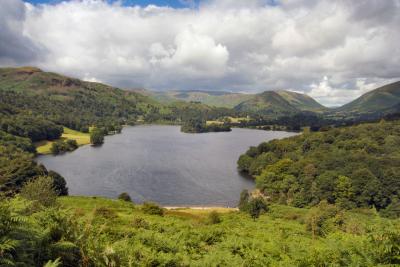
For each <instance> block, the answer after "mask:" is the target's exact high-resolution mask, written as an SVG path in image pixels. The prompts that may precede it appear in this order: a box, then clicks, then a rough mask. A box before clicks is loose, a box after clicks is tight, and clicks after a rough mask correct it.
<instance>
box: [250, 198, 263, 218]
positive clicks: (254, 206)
mask: <svg viewBox="0 0 400 267" xmlns="http://www.w3.org/2000/svg"><path fill="white" fill-rule="evenodd" d="M267 211H268V206H267V203H265V201H264V199H262V198H260V197H257V198H253V199H251V200H250V201H249V208H248V212H249V214H250V216H251V218H253V220H256V219H257V218H258V217H260V214H261V212H267Z"/></svg>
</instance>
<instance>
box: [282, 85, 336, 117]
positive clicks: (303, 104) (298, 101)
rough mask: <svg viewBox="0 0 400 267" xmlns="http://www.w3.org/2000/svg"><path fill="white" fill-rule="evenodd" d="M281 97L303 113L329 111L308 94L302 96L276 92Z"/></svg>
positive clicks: (294, 93) (293, 93) (289, 92)
mask: <svg viewBox="0 0 400 267" xmlns="http://www.w3.org/2000/svg"><path fill="white" fill-rule="evenodd" d="M276 92H277V93H278V94H279V95H280V96H281V97H283V98H284V99H285V100H286V101H288V102H289V103H290V104H291V105H292V106H294V107H295V108H297V109H299V110H301V111H314V112H320V111H325V110H328V109H327V108H326V107H324V106H323V105H321V104H320V103H318V102H317V101H316V100H315V99H313V98H312V97H310V96H308V95H306V94H300V93H296V92H291V91H283V90H281V91H276Z"/></svg>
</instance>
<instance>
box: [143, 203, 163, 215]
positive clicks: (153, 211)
mask: <svg viewBox="0 0 400 267" xmlns="http://www.w3.org/2000/svg"><path fill="white" fill-rule="evenodd" d="M142 211H143V212H144V213H146V214H150V215H159V216H163V215H164V209H163V208H161V207H160V206H158V205H157V204H155V203H152V202H144V203H143V206H142Z"/></svg>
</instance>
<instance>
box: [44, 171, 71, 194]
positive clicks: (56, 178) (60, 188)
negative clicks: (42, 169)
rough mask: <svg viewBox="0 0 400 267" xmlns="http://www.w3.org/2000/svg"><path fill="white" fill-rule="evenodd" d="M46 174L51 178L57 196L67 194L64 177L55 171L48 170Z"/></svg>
mask: <svg viewBox="0 0 400 267" xmlns="http://www.w3.org/2000/svg"><path fill="white" fill-rule="evenodd" d="M48 176H50V177H51V178H53V188H54V190H55V191H56V193H57V195H59V196H68V187H67V182H66V181H65V179H64V177H62V176H61V175H60V174H59V173H57V172H55V171H49V173H48Z"/></svg>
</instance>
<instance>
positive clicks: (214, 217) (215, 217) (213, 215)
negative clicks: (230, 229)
mask: <svg viewBox="0 0 400 267" xmlns="http://www.w3.org/2000/svg"><path fill="white" fill-rule="evenodd" d="M207 219H208V223H209V224H218V223H220V222H221V216H220V215H219V213H218V212H216V211H215V210H213V211H211V212H210V213H209V214H208V218H207Z"/></svg>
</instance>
